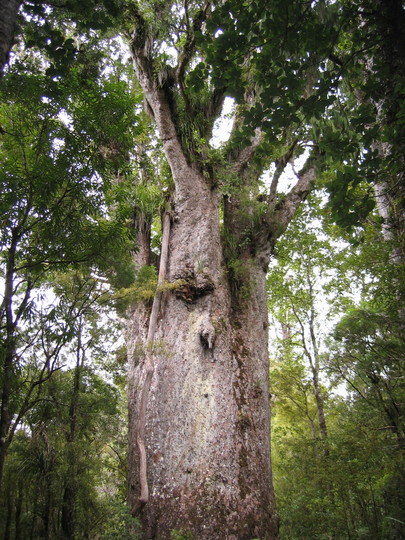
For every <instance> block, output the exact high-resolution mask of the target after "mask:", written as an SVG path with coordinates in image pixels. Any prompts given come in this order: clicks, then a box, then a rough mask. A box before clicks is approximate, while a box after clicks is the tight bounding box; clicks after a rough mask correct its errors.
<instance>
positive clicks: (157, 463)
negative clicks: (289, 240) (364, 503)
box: [129, 168, 277, 540]
mask: <svg viewBox="0 0 405 540" xmlns="http://www.w3.org/2000/svg"><path fill="white" fill-rule="evenodd" d="M184 173H185V175H186V177H185V178H184V182H185V183H186V182H192V185H193V187H194V189H192V190H191V186H190V193H192V194H193V196H192V197H189V198H186V197H182V196H180V197H177V196H176V198H175V209H174V215H173V223H172V232H171V237H170V246H169V261H168V275H167V280H168V282H170V283H174V284H176V283H178V285H175V288H174V290H173V291H170V292H169V291H167V292H164V293H163V298H162V304H161V309H160V313H159V320H158V326H157V329H156V339H155V342H154V345H153V347H154V351H153V353H154V356H155V367H154V371H153V377H152V381H151V386H150V390H149V398H148V404H147V410H146V429H145V439H146V450H147V462H148V467H147V469H148V483H149V490H150V496H149V501H148V503H147V504H146V506H145V507H144V508H143V510H142V518H143V521H144V523H145V525H146V537H147V538H162V539H164V538H170V531H171V530H173V529H177V530H184V531H191V532H192V533H193V535H194V538H199V539H201V540H202V539H211V540H215V539H220V538H221V539H226V538H228V539H235V540H236V539H238V540H243V539H246V540H251V539H252V538H261V539H263V540H264V539H272V538H275V537H276V535H277V532H276V530H277V524H276V519H275V515H274V500H273V494H272V486H271V469H270V442H269V430H270V418H269V391H268V350H267V308H266V290H265V272H264V270H263V269H262V268H261V267H258V266H256V268H254V267H253V266H252V277H251V279H252V281H254V284H255V287H254V291H253V292H252V294H251V296H250V297H249V298H246V299H245V300H244V302H243V306H242V305H240V306H237V307H236V308H235V306H234V303H233V300H232V294H231V292H230V288H229V286H228V284H227V275H226V267H225V264H224V259H223V249H222V241H221V237H220V230H219V216H218V196H217V195H216V194H215V193H214V192H213V191H212V190H211V189H210V188H209V187H208V186H207V185H206V181H205V179H204V178H203V177H202V176H201V175H200V174H199V173H197V172H196V171H195V170H193V169H192V168H186V169H185V171H184ZM252 265H253V262H252ZM137 315H138V313H137ZM132 324H133V325H134V324H136V323H132ZM138 324H139V323H138ZM132 328H134V326H133V327H132ZM131 339H137V338H136V337H135V336H134V335H132V336H131ZM132 349H134V347H133V348H132ZM138 351H139V348H138ZM147 355H148V352H147V351H146V352H145V354H144V355H141V358H139V355H138V358H137V359H136V355H133V357H132V358H130V361H131V370H130V388H131V392H130V441H131V442H130V462H129V470H130V478H129V498H130V502H131V505H132V506H133V507H135V506H137V503H138V498H139V493H140V491H139V489H140V486H139V455H138V454H139V449H138V447H137V445H136V444H135V443H134V441H135V440H136V431H137V414H138V410H139V400H140V389H141V388H142V387H143V383H144V380H145V378H146V376H147V374H146V361H145V360H146V358H147Z"/></svg>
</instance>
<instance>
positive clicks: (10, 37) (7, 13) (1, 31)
mask: <svg viewBox="0 0 405 540" xmlns="http://www.w3.org/2000/svg"><path fill="white" fill-rule="evenodd" d="M21 3H22V2H21V1H20V0H0V77H1V76H2V74H3V70H4V67H5V65H6V64H7V62H8V59H9V55H10V51H11V48H12V46H13V41H14V34H15V27H16V20H17V13H18V10H19V8H20V5H21Z"/></svg>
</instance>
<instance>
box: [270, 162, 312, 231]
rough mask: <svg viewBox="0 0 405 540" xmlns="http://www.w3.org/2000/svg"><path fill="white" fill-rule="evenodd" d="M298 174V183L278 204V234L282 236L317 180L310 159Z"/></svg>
mask: <svg viewBox="0 0 405 540" xmlns="http://www.w3.org/2000/svg"><path fill="white" fill-rule="evenodd" d="M297 176H298V182H297V183H296V185H295V186H294V187H293V188H292V189H291V191H290V192H289V193H288V194H287V196H286V197H285V198H284V199H283V200H282V201H280V202H279V203H278V204H277V206H276V216H277V226H278V236H281V234H282V233H283V232H284V231H285V230H286V228H287V227H288V224H289V223H290V222H291V220H292V219H293V217H294V215H295V213H296V211H297V210H298V207H299V206H300V204H301V203H302V202H303V201H304V200H305V199H306V198H307V196H308V195H309V193H310V191H311V189H312V185H313V183H314V180H315V168H314V166H313V164H312V162H311V160H308V162H307V163H306V164H305V166H304V168H303V169H302V170H301V171H300V172H299V173H298V175H297Z"/></svg>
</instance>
